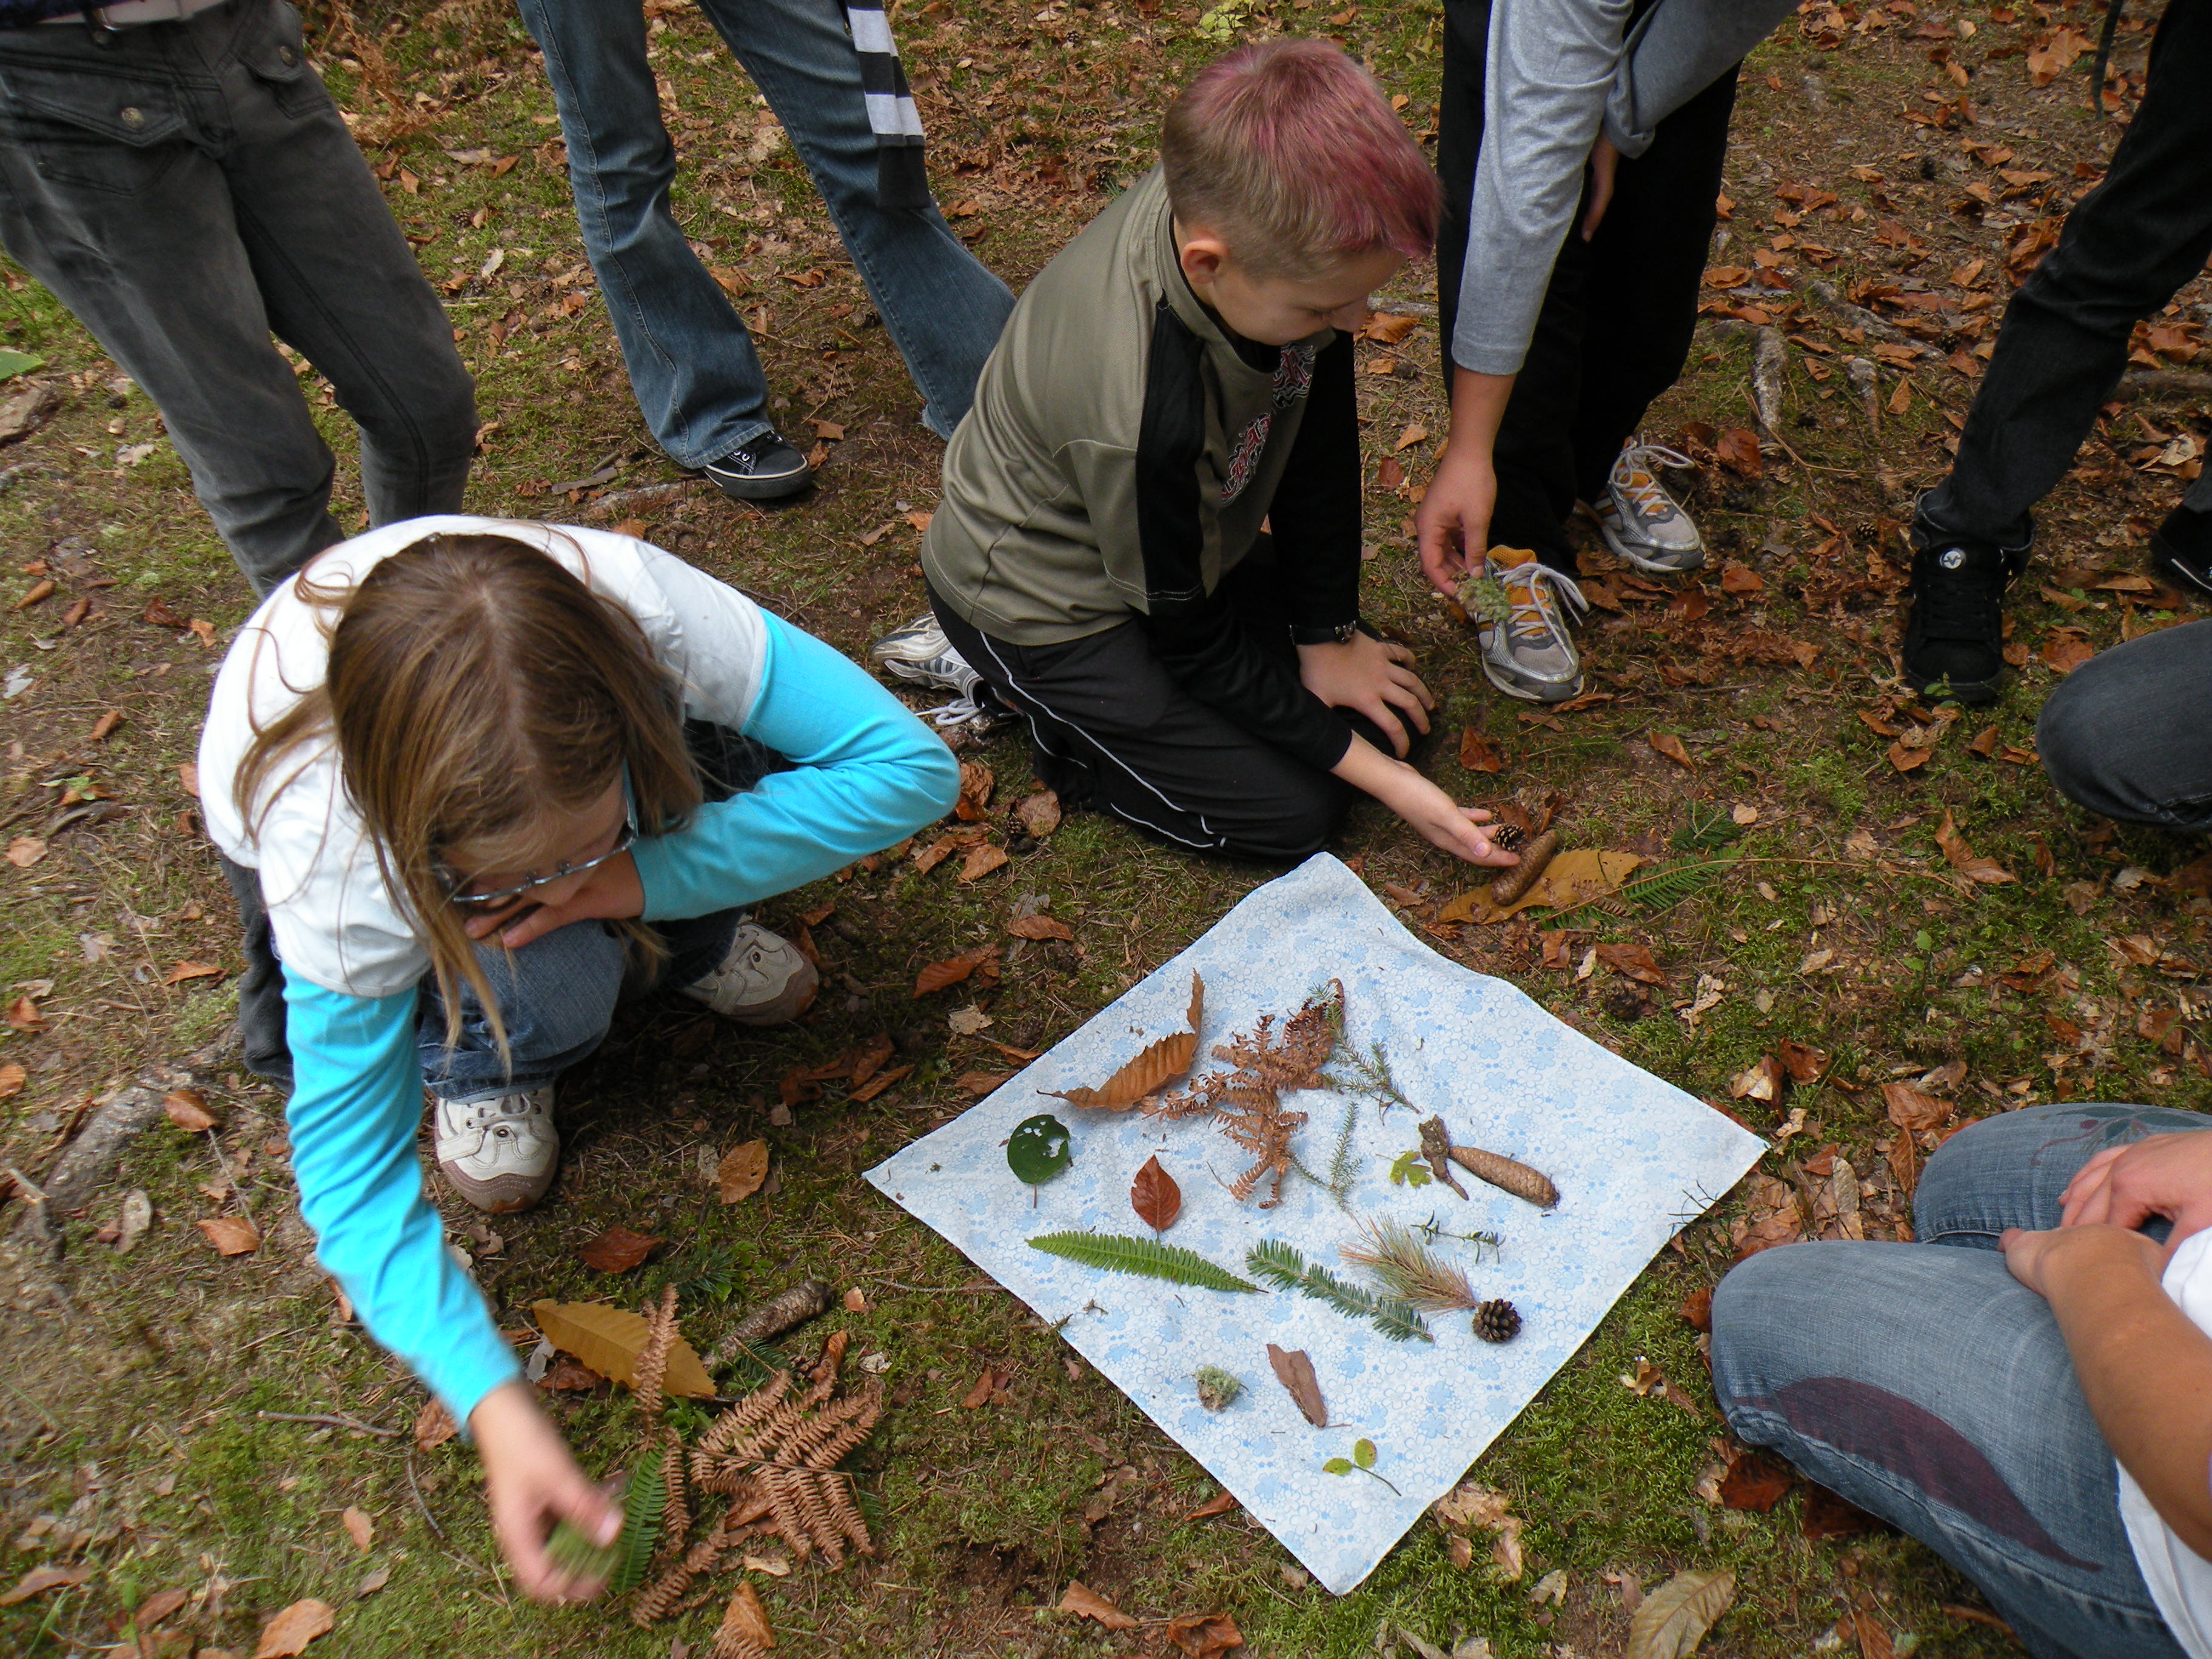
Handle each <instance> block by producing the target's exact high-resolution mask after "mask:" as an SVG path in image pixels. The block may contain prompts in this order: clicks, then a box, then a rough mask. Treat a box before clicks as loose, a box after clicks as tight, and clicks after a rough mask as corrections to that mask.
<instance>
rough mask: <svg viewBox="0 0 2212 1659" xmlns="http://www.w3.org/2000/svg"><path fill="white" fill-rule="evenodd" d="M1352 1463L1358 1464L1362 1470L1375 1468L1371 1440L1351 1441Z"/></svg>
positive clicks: (1373, 1448)
mask: <svg viewBox="0 0 2212 1659" xmlns="http://www.w3.org/2000/svg"><path fill="white" fill-rule="evenodd" d="M1352 1462H1355V1463H1357V1464H1358V1465H1359V1467H1360V1468H1363V1469H1371V1468H1374V1467H1375V1443H1374V1442H1373V1441H1372V1440H1355V1441H1353V1442H1352Z"/></svg>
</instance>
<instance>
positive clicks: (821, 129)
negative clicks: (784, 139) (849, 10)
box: [701, 0, 1014, 438]
mask: <svg viewBox="0 0 2212 1659" xmlns="http://www.w3.org/2000/svg"><path fill="white" fill-rule="evenodd" d="M701 9H702V10H703V11H704V12H705V13H706V14H707V17H708V21H710V22H712V23H713V24H714V27H715V28H716V29H718V30H719V31H720V33H721V36H722V38H723V39H724V40H726V41H728V42H729V45H730V50H731V51H732V52H735V53H736V54H737V55H738V61H739V62H740V63H742V64H744V66H745V72H746V73H747V74H748V75H750V76H752V78H753V82H754V84H756V85H757V86H758V87H759V88H760V89H761V91H762V93H763V94H764V95H765V96H766V97H767V99H768V101H769V106H770V107H771V108H773V109H774V110H775V114H776V118H777V119H778V120H780V121H781V122H782V123H783V127H784V131H786V132H787V133H789V134H790V135H791V142H792V145H793V148H794V149H797V150H798V152H799V159H800V160H801V161H805V163H806V168H807V171H808V172H809V173H811V174H812V175H813V177H814V185H815V188H816V189H817V190H819V191H821V192H822V199H823V203H824V204H826V205H827V206H828V207H829V216H830V218H831V219H832V220H833V221H834V222H836V226H837V234H838V235H839V236H841V237H842V238H843V239H844V243H845V251H846V252H848V254H850V255H851V256H852V260H853V264H854V268H855V269H856V270H859V272H860V280H861V281H862V282H863V283H866V285H867V289H868V297H869V298H870V299H872V300H873V301H875V305H876V309H877V310H878V312H880V313H882V315H883V319H884V326H885V327H886V328H888V329H889V330H890V335H891V339H892V341H893V342H894V343H896V345H897V347H898V349H899V355H900V356H902V357H904V358H905V359H906V366H907V372H908V374H911V375H912V376H913V377H914V383H915V386H916V387H917V388H919V390H920V391H921V396H922V402H923V409H922V420H923V421H924V422H926V423H927V426H928V427H929V428H930V430H931V431H933V432H934V433H936V434H937V435H939V437H942V438H949V437H951V435H952V431H953V428H955V427H957V426H958V425H959V424H960V422H961V421H962V419H963V417H965V416H966V415H967V413H968V408H969V404H972V403H973V402H974V401H975V380H976V377H977V376H978V375H980V374H981V373H982V372H983V364H984V362H985V361H986V360H987V359H988V358H989V356H990V355H991V350H992V348H993V347H994V346H995V345H997V344H998V343H999V334H1000V330H1001V329H1003V328H1004V327H1005V326H1006V316H1007V313H1010V312H1011V311H1012V310H1013V308H1014V298H1013V295H1012V294H1010V293H1009V292H1008V291H1007V289H1006V284H1005V283H1002V282H1000V280H999V279H998V278H997V277H996V276H993V275H992V274H991V273H990V271H989V270H986V269H985V268H984V266H983V264H982V263H981V261H980V260H978V259H977V258H975V255H974V254H972V253H970V252H969V251H968V249H967V247H966V246H965V245H964V244H963V243H962V242H961V240H960V239H959V238H958V237H957V236H955V235H954V234H952V230H951V227H950V226H948V225H947V224H946V223H945V219H944V216H943V215H941V214H940V213H939V212H938V210H937V209H936V208H935V207H927V208H885V207H878V205H877V204H876V141H875V136H874V134H873V132H872V131H871V130H870V128H869V126H868V110H867V105H866V101H865V100H863V98H862V95H861V88H860V59H859V58H858V56H857V55H856V54H855V53H854V50H853V44H852V40H851V39H850V37H849V36H848V34H847V33H846V32H845V21H844V11H843V9H842V7H841V6H839V5H838V4H837V3H836V0H742V3H740V0H702V4H701Z"/></svg>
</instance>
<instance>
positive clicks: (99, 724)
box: [92, 708, 123, 743]
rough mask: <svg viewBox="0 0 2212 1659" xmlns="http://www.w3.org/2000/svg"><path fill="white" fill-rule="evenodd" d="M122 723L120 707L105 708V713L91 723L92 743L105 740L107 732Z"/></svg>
mask: <svg viewBox="0 0 2212 1659" xmlns="http://www.w3.org/2000/svg"><path fill="white" fill-rule="evenodd" d="M122 724H123V711H122V710H121V709H119V708H111V709H109V710H107V711H106V713H105V714H102V715H101V716H100V718H99V719H98V720H94V722H93V723H92V741H93V742H94V743H100V742H103V741H105V740H106V738H107V736H108V734H109V733H111V732H113V731H114V730H115V728H116V727H117V726H120V725H122Z"/></svg>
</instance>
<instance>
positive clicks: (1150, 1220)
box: [1129, 1152, 1182, 1233]
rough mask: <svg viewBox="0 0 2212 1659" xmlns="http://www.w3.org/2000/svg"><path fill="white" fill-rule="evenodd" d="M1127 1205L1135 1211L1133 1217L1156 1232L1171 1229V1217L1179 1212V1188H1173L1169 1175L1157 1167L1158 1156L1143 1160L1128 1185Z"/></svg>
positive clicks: (1173, 1218)
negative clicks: (1135, 1176) (1139, 1168)
mask: <svg viewBox="0 0 2212 1659" xmlns="http://www.w3.org/2000/svg"><path fill="white" fill-rule="evenodd" d="M1129 1205H1130V1207H1131V1208H1132V1209H1133V1210H1135V1211H1136V1212H1137V1218H1138V1219H1139V1221H1142V1222H1143V1223H1144V1224H1145V1225H1146V1226H1147V1227H1150V1228H1151V1229H1152V1231H1154V1232H1156V1233H1158V1232H1164V1231H1167V1229H1169V1228H1170V1227H1172V1226H1173V1225H1175V1218H1176V1217H1177V1216H1179V1215H1181V1214H1182V1188H1180V1187H1178V1186H1176V1178H1175V1177H1174V1176H1171V1175H1170V1174H1169V1173H1168V1172H1167V1171H1166V1170H1164V1169H1162V1168H1161V1167H1160V1159H1159V1154H1158V1153H1157V1152H1155V1153H1154V1154H1153V1155H1152V1157H1150V1158H1146V1160H1145V1166H1144V1168H1142V1169H1141V1170H1138V1171H1137V1178H1136V1179H1135V1180H1134V1181H1133V1182H1130V1183H1129Z"/></svg>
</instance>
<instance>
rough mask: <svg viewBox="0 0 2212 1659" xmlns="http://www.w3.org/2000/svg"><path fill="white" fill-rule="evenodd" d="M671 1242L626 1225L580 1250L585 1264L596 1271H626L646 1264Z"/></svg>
mask: <svg viewBox="0 0 2212 1659" xmlns="http://www.w3.org/2000/svg"><path fill="white" fill-rule="evenodd" d="M667 1242H668V1241H667V1240H666V1239H665V1238H656V1237H653V1235H652V1234H650V1233H641V1232H635V1231H632V1230H631V1229H629V1228H628V1227H623V1226H613V1227H610V1228H608V1229H607V1230H606V1231H605V1232H603V1233H601V1234H600V1235H599V1237H597V1238H595V1239H593V1240H592V1242H591V1243H588V1244H586V1245H585V1246H584V1248H583V1249H580V1250H579V1251H577V1252H576V1254H577V1255H578V1256H579V1257H580V1258H581V1260H582V1261H583V1263H584V1265H585V1266H586V1267H589V1268H591V1269H592V1271H594V1272H595V1273H628V1272H629V1270H630V1269H631V1268H633V1267H641V1266H643V1265H644V1262H645V1259H646V1257H647V1256H649V1255H652V1254H653V1251H655V1250H656V1249H659V1247H660V1246H661V1245H663V1244H665V1243H667Z"/></svg>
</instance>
